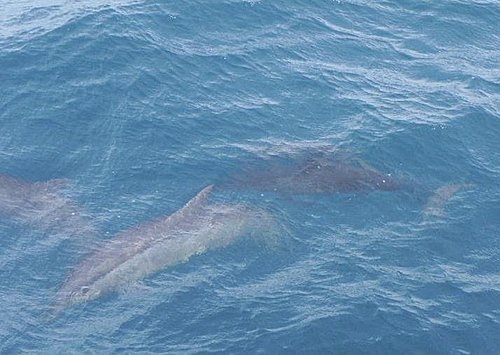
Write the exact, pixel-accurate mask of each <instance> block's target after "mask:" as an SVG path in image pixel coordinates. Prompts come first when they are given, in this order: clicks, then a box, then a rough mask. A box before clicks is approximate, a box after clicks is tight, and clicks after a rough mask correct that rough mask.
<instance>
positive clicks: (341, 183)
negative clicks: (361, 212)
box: [233, 159, 403, 194]
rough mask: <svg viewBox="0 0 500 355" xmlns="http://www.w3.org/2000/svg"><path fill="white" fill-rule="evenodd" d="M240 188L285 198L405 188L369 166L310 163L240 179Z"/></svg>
mask: <svg viewBox="0 0 500 355" xmlns="http://www.w3.org/2000/svg"><path fill="white" fill-rule="evenodd" d="M233 185H236V186H238V187H243V188H251V189H255V190H259V191H275V192H279V193H283V194H325V193H337V192H357V191H369V190H381V191H394V190H399V189H401V188H402V187H403V184H402V183H401V182H400V181H399V180H398V179H396V178H394V177H392V176H391V175H390V174H384V173H382V172H380V171H377V170H375V169H373V168H371V167H368V166H367V165H366V164H360V163H358V164H354V163H351V162H348V161H342V160H329V159H309V160H306V161H304V162H301V163H299V164H291V165H284V166H279V165H272V166H270V167H268V168H266V169H258V170H257V169H256V170H253V171H247V172H246V173H245V174H244V175H242V176H241V177H239V178H236V180H235V183H234V184H233Z"/></svg>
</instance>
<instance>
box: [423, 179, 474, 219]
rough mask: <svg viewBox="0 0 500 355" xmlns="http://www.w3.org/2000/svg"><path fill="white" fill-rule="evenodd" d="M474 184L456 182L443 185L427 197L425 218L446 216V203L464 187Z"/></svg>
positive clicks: (424, 211) (424, 210)
mask: <svg viewBox="0 0 500 355" xmlns="http://www.w3.org/2000/svg"><path fill="white" fill-rule="evenodd" d="M472 186H473V185H472V184H467V183H456V184H448V185H444V186H441V187H440V188H438V189H436V190H435V191H434V193H433V194H432V195H431V196H430V197H429V198H428V199H427V203H426V204H425V206H424V208H423V211H422V215H423V218H424V220H428V219H430V218H435V217H438V218H439V217H444V216H445V210H444V208H445V205H446V204H447V203H448V201H449V200H451V199H452V198H453V196H455V194H456V193H457V192H459V191H460V190H462V189H465V188H469V187H472Z"/></svg>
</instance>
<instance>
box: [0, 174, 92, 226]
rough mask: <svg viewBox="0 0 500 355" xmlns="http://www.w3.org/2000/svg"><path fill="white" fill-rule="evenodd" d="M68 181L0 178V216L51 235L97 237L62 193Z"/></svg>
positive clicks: (72, 203)
mask: <svg viewBox="0 0 500 355" xmlns="http://www.w3.org/2000/svg"><path fill="white" fill-rule="evenodd" d="M65 185H66V182H65V180H59V179H55V180H49V181H44V182H26V181H23V180H20V179H17V178H14V177H12V176H8V175H2V174H0V216H2V217H4V218H8V219H10V220H13V221H15V222H17V223H20V224H22V225H26V226H28V227H32V228H35V229H38V230H41V231H42V232H48V233H51V234H54V233H55V234H58V233H65V234H68V235H74V234H81V235H83V234H85V235H88V234H89V232H92V233H94V229H93V227H92V225H91V224H90V222H89V220H88V218H87V217H86V215H85V214H84V213H83V212H82V210H81V209H80V208H79V207H78V206H77V205H76V204H75V203H74V202H73V201H72V200H71V199H70V198H69V197H67V196H65V195H64V194H62V193H61V191H60V190H61V189H62V188H63V187H64V186H65Z"/></svg>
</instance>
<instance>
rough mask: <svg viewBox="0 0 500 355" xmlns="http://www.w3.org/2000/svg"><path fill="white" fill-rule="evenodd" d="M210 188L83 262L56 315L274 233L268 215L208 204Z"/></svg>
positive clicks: (71, 278) (63, 291) (59, 299)
mask: <svg viewBox="0 0 500 355" xmlns="http://www.w3.org/2000/svg"><path fill="white" fill-rule="evenodd" d="M212 187H213V186H212V185H210V186H207V187H206V188H204V189H203V190H202V191H200V192H199V193H198V194H197V195H196V196H195V197H194V198H193V199H191V200H190V201H189V202H188V203H187V204H186V205H185V206H184V207H182V208H181V209H180V210H178V211H176V212H175V213H173V214H172V215H170V216H166V217H162V218H158V219H156V220H153V221H150V222H148V223H145V224H142V225H139V226H136V227H134V228H131V229H128V230H126V231H124V232H122V233H120V234H119V235H118V236H116V237H115V238H113V239H112V240H110V241H108V242H107V243H105V244H104V245H103V246H102V247H101V248H100V249H99V250H97V251H96V252H94V253H92V254H91V255H89V256H88V257H87V258H85V259H84V260H83V261H82V262H81V263H80V264H79V265H78V266H77V267H76V268H75V269H74V271H73V272H72V274H71V275H70V276H69V278H68V279H67V280H66V282H65V283H64V284H63V286H62V287H61V289H60V290H59V291H58V293H57V296H56V303H55V306H54V309H53V311H54V314H57V313H59V312H60V311H62V310H63V309H65V308H67V307H69V306H71V305H73V304H77V303H81V302H85V301H88V300H92V299H95V298H97V297H99V296H101V295H103V294H105V293H107V292H110V291H113V290H116V289H118V288H120V287H121V286H124V285H127V284H129V283H131V282H133V281H136V280H139V279H141V278H143V277H145V276H147V275H149V274H152V273H154V272H156V271H159V270H161V269H163V268H165V267H166V266H169V265H173V264H177V263H180V262H183V261H186V260H187V259H188V258H190V257H191V256H193V255H195V254H200V253H203V252H205V251H206V250H209V249H214V248H219V247H223V246H226V245H228V244H229V243H231V242H233V241H234V240H236V239H237V238H238V237H239V236H242V235H244V234H248V233H251V232H257V233H263V232H265V231H267V230H268V229H269V228H272V225H273V221H272V218H271V217H270V215H269V214H267V213H266V212H264V211H258V210H254V209H250V208H248V207H247V206H245V205H242V204H234V205H226V204H207V203H206V200H207V197H208V195H209V194H210V191H211V190H212Z"/></svg>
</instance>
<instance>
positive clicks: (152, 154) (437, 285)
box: [0, 0, 500, 354]
mask: <svg viewBox="0 0 500 355" xmlns="http://www.w3.org/2000/svg"><path fill="white" fill-rule="evenodd" d="M499 19H500V3H499V2H498V1H488V0H483V1H462V0H454V1H451V0H443V1H420V2H410V1H395V0H387V1H358V0H346V1H342V0H341V1H300V0H290V1H267V0H261V1H258V0H255V1H252V0H211V1H208V0H198V1H180V2H160V1H158V2H154V1H132V0H131V1H127V0H123V1H118V0H113V1H102V0H91V1H85V2H83V1H82V2H80V1H68V0H51V1H48V0H35V1H26V0H23V1H13V0H2V1H1V5H0V68H1V70H0V132H1V134H0V166H1V168H0V174H1V175H6V176H10V177H13V179H16V181H27V182H44V181H48V180H51V179H65V181H66V180H67V181H66V182H64V185H65V186H66V187H65V188H64V189H63V190H64V191H63V196H65V197H64V198H61V199H60V200H58V205H57V206H55V207H54V206H53V205H50V204H49V205H47V204H45V205H43V206H42V208H38V207H36V206H35V207H33V206H32V205H30V202H29V201H25V199H24V197H23V198H21V199H20V200H19V201H21V202H20V203H19V204H18V205H16V206H17V208H18V212H19V210H20V211H21V212H22V213H18V214H17V215H12V214H10V215H9V214H8V213H4V215H2V217H1V219H0V303H1V306H2V307H1V309H2V310H1V317H0V318H1V322H0V352H1V353H5V354H17V353H27V352H30V353H31V352H34V353H47V354H54V353H60V354H67V353H135V352H141V353H183V354H184V353H219V352H220V353H250V354H254V353H269V354H275V353H281V354H289V353H296V354H322V353H347V354H351V353H352V354H498V352H499V349H500V246H499V245H500V244H499V240H500V239H499V238H500V22H499ZM317 156H321V159H329V158H330V156H335V157H337V158H336V159H339V158H338V157H340V159H341V160H346V161H349V160H356V161H358V162H359V161H361V162H362V163H360V164H361V165H362V166H370V167H371V168H370V169H377V170H378V171H381V172H383V173H386V174H391V176H396V177H398V178H400V179H402V180H405V181H408V182H409V184H410V185H412V186H414V187H415V188H414V189H402V190H398V191H351V192H337V193H335V192H334V193H332V192H324V193H315V194H307V193H294V191H293V189H292V190H291V191H289V192H288V193H274V192H273V191H270V192H269V191H264V190H262V191H260V190H259V185H258V184H252V188H251V189H247V188H245V186H236V187H235V184H231V181H233V180H234V179H235V177H237V176H241V175H245V174H246V172H248V171H253V172H254V174H255V173H259V172H260V171H274V170H273V169H277V168H276V167H277V166H278V167H279V166H280V164H281V163H282V162H283V161H286V164H289V166H292V167H293V166H300V163H299V161H300V160H301V159H304V157H313V159H314V157H317ZM306 159H307V158H306ZM252 176H255V175H252V174H249V175H248V178H249V179H250V178H251V177H252ZM0 181H1V180H0ZM228 182H229V183H228ZM209 184H214V185H215V191H214V193H213V196H212V197H211V199H213V200H216V201H219V202H222V203H228V204H231V203H245V204H247V205H249V206H255V207H256V208H260V209H262V210H265V211H267V212H268V213H270V214H272V215H273V216H274V218H275V219H276V221H277V222H278V224H279V225H280V226H281V233H280V234H281V235H280V237H279V240H278V242H277V243H266V242H265V239H266V231H265V230H263V231H259V233H260V234H261V235H260V236H259V238H241V239H238V240H235V241H234V243H232V244H231V245H228V246H227V247H224V248H220V249H216V250H210V251H207V252H205V253H200V254H199V255H195V256H193V257H191V258H190V259H189V260H187V261H186V262H184V263H181V264H177V265H172V266H170V267H167V268H165V269H164V270H162V271H160V272H156V273H153V274H151V275H149V276H148V277H146V278H144V279H142V280H140V281H137V282H132V283H130V284H127V285H126V287H123V289H119V290H117V292H113V293H110V294H107V295H105V296H103V297H100V298H98V299H96V300H93V301H89V302H87V303H84V304H80V305H75V306H74V307H71V308H69V309H67V310H65V311H64V312H62V313H61V314H59V315H58V316H57V317H56V318H55V319H50V320H47V318H46V312H47V309H48V307H49V306H50V305H51V304H52V303H53V301H54V298H55V295H56V293H57V290H58V289H59V288H60V287H61V285H62V283H63V282H64V280H65V278H66V277H67V275H68V274H69V273H70V272H71V270H74V268H76V267H77V265H78V263H79V262H80V260H82V259H84V258H85V257H86V255H88V253H89V250H91V249H93V248H95V247H99V245H103V244H105V243H106V241H108V240H112V239H113V237H114V236H116V235H117V234H118V233H119V232H120V231H123V230H126V229H127V228H130V227H132V226H136V225H139V224H141V223H146V222H147V221H150V220H152V219H154V218H157V217H158V216H164V215H169V214H171V213H173V212H175V211H176V210H178V209H179V208H181V207H182V206H183V205H184V204H185V203H186V202H187V201H188V200H189V199H191V198H192V197H193V196H194V195H195V194H196V193H197V192H198V191H200V190H201V189H202V188H203V187H205V186H207V185H209ZM457 184H458V185H457ZM17 186H18V185H13V187H9V189H10V190H12V189H14V190H15V189H16V188H17ZM33 186H39V185H36V184H34V185H33ZM447 186H448V187H449V186H461V187H462V188H460V189H458V191H456V192H455V193H454V194H451V193H450V194H449V196H444V195H442V196H438V197H437V198H436V195H433V193H434V191H436V189H439V188H443V187H444V189H446V187H447ZM19 189H20V192H19V193H20V196H21V195H22V194H23V193H24V190H23V189H21V188H19ZM10 190H9V191H10ZM441 191H443V190H441ZM0 196H2V194H1V191H0ZM22 196H24V195H22ZM433 196H434V197H433ZM433 198H434V203H435V204H437V205H438V206H437V209H438V210H439V211H438V212H439V213H435V214H431V216H426V214H425V210H426V205H427V206H428V204H429V202H428V201H429V199H430V201H432V199H433ZM23 201H24V202H23ZM69 201H71V202H69ZM436 201H437V202H436ZM2 203H3V204H5V201H0V206H1V205H2ZM431 204H432V202H431ZM435 207H436V206H435ZM0 211H2V209H1V208H0ZM69 211H79V212H77V213H78V216H79V217H81V218H78V219H77V220H74V219H73V217H74V215H75V212H71V213H68V212H69ZM65 212H66V213H65ZM263 241H264V242H263Z"/></svg>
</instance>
